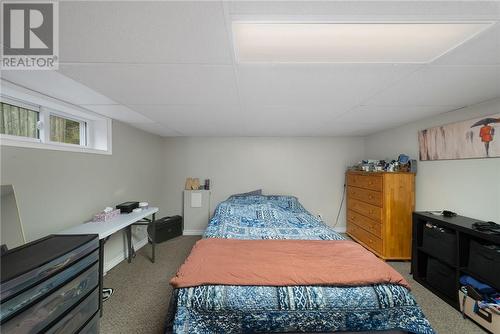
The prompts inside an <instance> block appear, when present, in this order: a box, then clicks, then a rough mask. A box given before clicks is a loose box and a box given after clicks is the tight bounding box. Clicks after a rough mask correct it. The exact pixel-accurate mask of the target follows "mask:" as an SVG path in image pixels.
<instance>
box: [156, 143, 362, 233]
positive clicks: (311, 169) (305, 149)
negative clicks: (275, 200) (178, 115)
mask: <svg viewBox="0 0 500 334" xmlns="http://www.w3.org/2000/svg"><path fill="white" fill-rule="evenodd" d="M363 152H364V143H363V138H356V137H337V138H332V137H317V138H307V137H295V138H275V137H270V138H262V137H239V138H238V137H237V138H213V137H212V138H199V137H187V138H186V137H183V138H181V137H179V138H167V139H165V154H164V159H165V168H166V170H167V172H165V173H164V175H163V180H162V182H161V183H162V185H163V186H164V200H163V202H164V203H165V206H166V208H167V211H168V212H169V214H181V213H182V190H183V189H184V182H185V179H186V177H188V176H192V177H198V178H200V181H201V182H203V180H204V179H205V178H210V180H211V186H212V187H211V189H212V199H211V203H212V208H211V210H212V211H213V209H214V208H215V206H216V205H217V203H219V202H221V201H223V200H225V199H226V198H227V197H228V196H229V195H231V194H234V193H239V192H247V191H250V190H254V189H259V188H262V189H263V191H264V193H265V194H289V195H294V196H297V197H298V198H299V200H300V201H301V202H302V204H303V205H304V206H305V207H306V208H307V209H308V210H309V211H311V213H313V214H321V215H322V216H323V218H324V220H325V221H326V222H327V223H328V224H330V225H332V224H333V223H334V221H335V216H336V214H337V210H338V209H339V204H340V199H341V195H342V190H343V185H344V172H345V169H346V167H347V166H348V165H350V164H352V163H354V162H357V161H358V160H360V159H361V158H362V157H363V156H364V154H363ZM338 227H340V229H342V228H345V218H344V212H343V213H342V216H341V218H340V220H339V225H338Z"/></svg>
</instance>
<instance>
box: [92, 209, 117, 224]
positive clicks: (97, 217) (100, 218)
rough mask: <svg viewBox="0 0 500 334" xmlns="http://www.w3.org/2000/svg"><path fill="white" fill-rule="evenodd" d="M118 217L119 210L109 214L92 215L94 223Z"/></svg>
mask: <svg viewBox="0 0 500 334" xmlns="http://www.w3.org/2000/svg"><path fill="white" fill-rule="evenodd" d="M119 215H120V209H116V210H113V211H111V212H99V213H98V214H96V215H94V221H95V222H107V221H110V220H111V219H113V218H115V217H118V216H119Z"/></svg>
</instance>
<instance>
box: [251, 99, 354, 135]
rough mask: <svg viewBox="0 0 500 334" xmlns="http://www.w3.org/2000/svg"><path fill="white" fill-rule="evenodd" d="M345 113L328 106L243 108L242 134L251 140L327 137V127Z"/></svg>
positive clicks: (254, 106)
mask: <svg viewBox="0 0 500 334" xmlns="http://www.w3.org/2000/svg"><path fill="white" fill-rule="evenodd" d="M345 110H346V109H342V108H331V107H330V106H300V105H282V106H256V105H250V106H246V107H245V109H244V113H243V116H242V119H243V122H242V124H243V131H244V133H245V134H246V135H252V136H312V135H315V134H317V135H321V134H324V133H330V132H329V131H330V128H329V125H330V124H332V122H334V121H335V118H336V117H337V116H338V115H339V114H341V113H342V112H344V111H345Z"/></svg>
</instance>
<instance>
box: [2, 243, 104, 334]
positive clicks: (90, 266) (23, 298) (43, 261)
mask: <svg viewBox="0 0 500 334" xmlns="http://www.w3.org/2000/svg"><path fill="white" fill-rule="evenodd" d="M99 279H100V275H99V239H98V238H97V235H51V236H48V237H45V238H43V239H40V240H36V241H33V242H31V243H29V244H26V245H24V246H21V247H18V248H14V249H12V250H9V251H7V252H6V253H4V254H2V256H1V288H0V301H1V304H2V308H1V312H0V329H1V331H2V333H64V334H66V333H82V332H85V333H98V331H99V323H98V320H97V322H96V320H95V319H98V318H99V317H98V316H97V315H98V311H99V292H100V291H99Z"/></svg>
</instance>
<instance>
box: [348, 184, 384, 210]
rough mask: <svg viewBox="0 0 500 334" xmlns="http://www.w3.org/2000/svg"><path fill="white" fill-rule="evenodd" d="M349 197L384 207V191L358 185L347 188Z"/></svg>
mask: <svg viewBox="0 0 500 334" xmlns="http://www.w3.org/2000/svg"><path fill="white" fill-rule="evenodd" d="M347 198H354V199H357V200H360V201H363V202H366V203H370V204H373V205H376V206H379V207H382V193H381V192H378V191H374V190H368V189H361V188H356V187H348V188H347Z"/></svg>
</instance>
